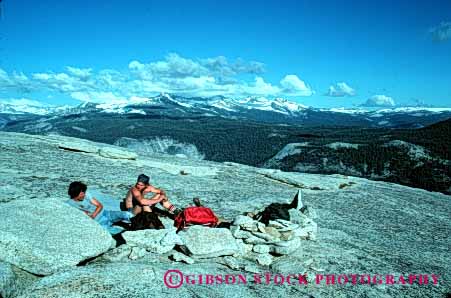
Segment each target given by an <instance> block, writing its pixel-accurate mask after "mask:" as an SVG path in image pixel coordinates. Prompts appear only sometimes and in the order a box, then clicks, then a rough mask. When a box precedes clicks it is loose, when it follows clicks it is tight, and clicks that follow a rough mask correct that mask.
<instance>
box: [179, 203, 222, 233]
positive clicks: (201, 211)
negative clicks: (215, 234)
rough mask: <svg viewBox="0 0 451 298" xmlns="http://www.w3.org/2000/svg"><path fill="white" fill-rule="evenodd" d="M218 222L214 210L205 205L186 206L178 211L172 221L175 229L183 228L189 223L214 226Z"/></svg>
mask: <svg viewBox="0 0 451 298" xmlns="http://www.w3.org/2000/svg"><path fill="white" fill-rule="evenodd" d="M217 224H218V218H217V217H216V215H215V214H214V212H213V211H212V210H211V209H210V208H207V207H188V208H185V210H183V211H182V212H180V213H179V214H178V215H177V216H176V218H175V221H174V226H175V227H177V231H180V230H183V229H185V228H187V227H188V226H191V225H203V226H208V227H215V226H216V225H217Z"/></svg>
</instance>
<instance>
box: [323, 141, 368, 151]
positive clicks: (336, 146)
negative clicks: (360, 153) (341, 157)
mask: <svg viewBox="0 0 451 298" xmlns="http://www.w3.org/2000/svg"><path fill="white" fill-rule="evenodd" d="M359 146H360V145H359V144H352V143H342V142H335V143H330V144H327V145H326V147H329V148H331V149H334V150H337V149H340V148H346V149H359Z"/></svg>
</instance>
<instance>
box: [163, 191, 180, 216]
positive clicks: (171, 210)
mask: <svg viewBox="0 0 451 298" xmlns="http://www.w3.org/2000/svg"><path fill="white" fill-rule="evenodd" d="M160 204H161V206H163V207H164V208H165V209H166V210H168V211H169V213H172V214H177V213H180V212H181V211H182V210H181V209H179V208H177V207H175V206H174V205H173V204H172V203H171V202H170V201H169V199H168V197H167V196H166V195H165V196H164V199H163V200H162V201H161V202H160Z"/></svg>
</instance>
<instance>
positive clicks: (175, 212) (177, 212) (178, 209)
mask: <svg viewBox="0 0 451 298" xmlns="http://www.w3.org/2000/svg"><path fill="white" fill-rule="evenodd" d="M182 211H183V210H182V209H180V208H175V209H174V211H173V212H172V214H174V216H177V215H179V213H181V212H182Z"/></svg>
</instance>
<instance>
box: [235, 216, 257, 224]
mask: <svg viewBox="0 0 451 298" xmlns="http://www.w3.org/2000/svg"><path fill="white" fill-rule="evenodd" d="M253 223H254V220H253V219H252V218H250V217H249V216H245V215H238V216H237V217H235V220H234V221H233V225H234V226H241V225H246V224H253Z"/></svg>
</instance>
